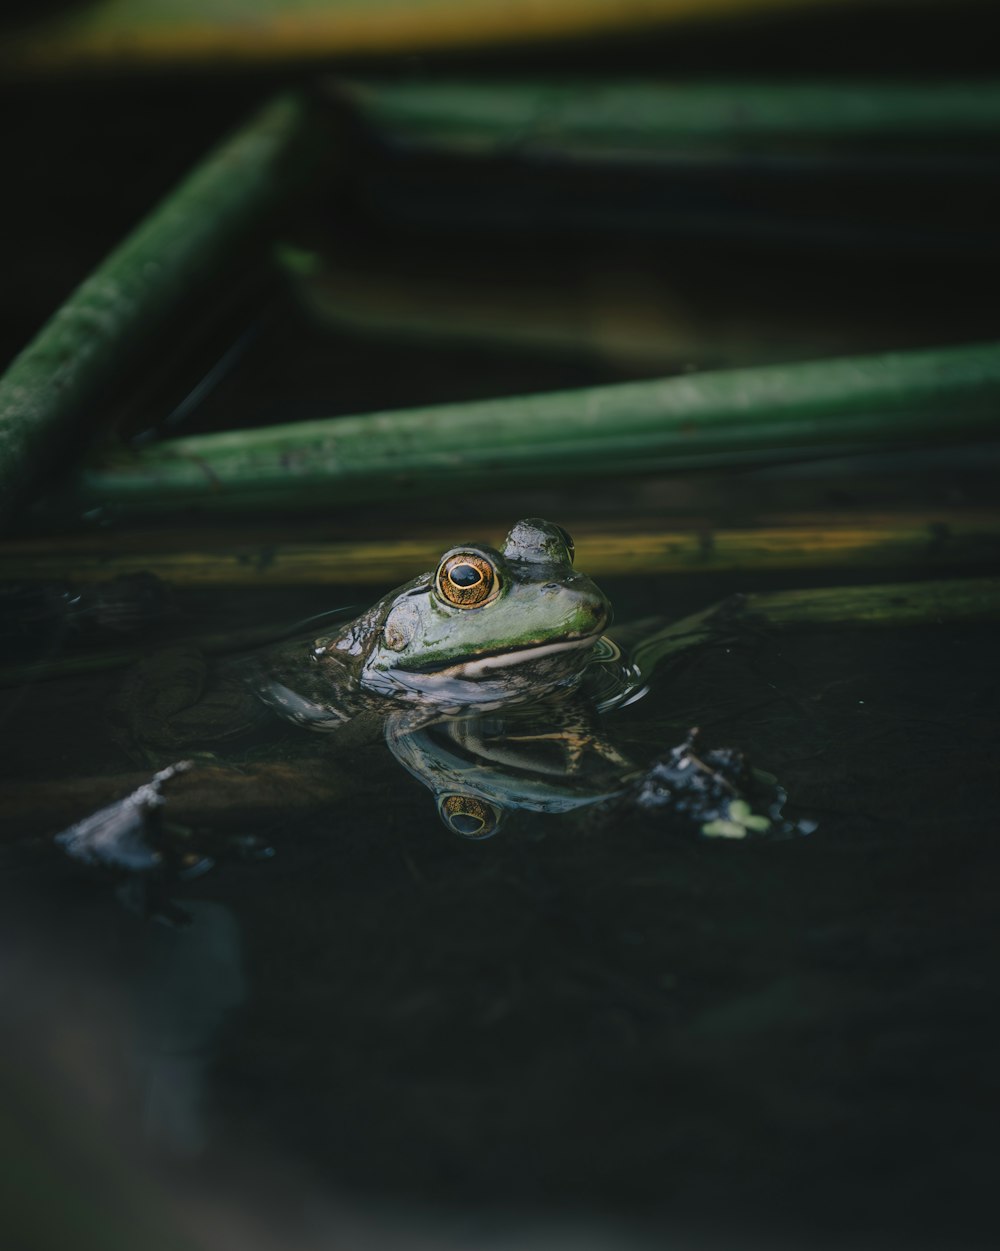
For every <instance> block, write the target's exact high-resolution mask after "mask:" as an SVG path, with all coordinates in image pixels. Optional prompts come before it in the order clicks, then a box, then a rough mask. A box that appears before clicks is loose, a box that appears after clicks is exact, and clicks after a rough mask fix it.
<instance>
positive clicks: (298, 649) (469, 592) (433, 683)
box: [251, 518, 611, 730]
mask: <svg viewBox="0 0 1000 1251" xmlns="http://www.w3.org/2000/svg"><path fill="white" fill-rule="evenodd" d="M610 619H611V607H610V605H609V603H608V600H607V598H606V597H605V595H604V593H603V592H602V591H600V590H599V589H598V587H597V586H595V585H594V583H593V582H592V581H591V580H590V578H588V577H587V576H586V575H585V574H582V573H580V572H578V571H577V570H576V569H574V567H573V543H572V540H571V539H570V537H569V535H568V534H567V533H566V531H565V530H563V529H562V528H561V527H560V526H557V525H553V524H552V523H551V522H548V521H542V520H540V519H539V518H528V519H526V520H523V521H519V522H518V523H517V524H516V525H515V526H514V527H513V529H512V530H511V531H510V533H509V534H508V535H507V538H506V541H505V542H504V545H503V548H502V549H501V550H499V551H498V550H496V549H495V548H492V547H489V546H486V545H484V544H478V543H473V544H463V545H460V546H458V547H453V548H451V549H449V550H448V551H447V552H445V553H444V555H443V556H442V557H441V560H440V562H439V563H438V566H437V568H436V569H434V570H432V571H430V572H428V573H424V574H421V575H420V576H419V577H417V578H414V579H413V581H412V582H408V583H407V584H406V585H405V586H401V587H399V588H397V589H396V590H395V591H392V592H390V593H389V594H388V595H386V596H385V597H384V598H383V599H381V600H379V602H378V603H377V604H375V605H374V606H373V607H372V608H370V609H369V610H368V611H367V612H365V613H363V614H362V615H361V616H360V617H357V618H356V619H355V620H353V621H351V622H348V623H346V624H345V625H343V626H342V627H341V628H340V629H338V630H337V631H336V633H333V634H330V635H329V636H325V637H322V638H319V639H316V640H315V641H314V642H313V643H312V645H311V646H307V645H303V644H302V643H298V644H292V645H286V646H285V647H283V648H281V649H278V650H276V651H275V652H272V653H271V654H270V655H269V656H266V657H263V658H262V663H261V664H260V665H259V666H258V667H257V672H256V676H255V677H254V678H251V685H252V688H253V689H254V691H255V693H256V694H257V695H258V697H259V698H261V699H262V700H263V701H264V702H265V703H267V704H269V705H270V706H271V707H272V708H274V710H275V711H276V712H278V713H279V714H280V715H282V716H284V717H286V718H289V719H291V720H294V721H298V722H300V723H302V724H305V725H308V726H309V727H310V728H312V729H318V730H323V729H333V728H336V726H337V725H339V724H343V723H344V721H345V720H349V719H351V718H352V717H354V716H356V715H357V714H358V713H359V712H361V711H365V710H368V709H371V708H372V707H373V706H377V705H384V704H385V701H387V700H388V701H390V704H389V706H391V705H392V704H393V703H396V702H400V701H401V702H403V703H404V704H405V703H409V704H418V705H425V706H426V707H427V708H428V709H433V711H434V712H435V713H448V712H453V711H458V710H461V709H466V708H475V709H477V710H480V711H485V710H487V709H489V708H498V707H503V706H506V705H508V704H512V703H523V702H527V701H529V700H533V699H537V698H540V697H543V696H546V695H550V694H552V693H553V692H556V691H563V690H569V689H571V688H572V687H574V686H575V685H576V684H577V683H578V682H579V680H580V677H581V675H582V673H583V671H584V669H585V668H586V666H587V665H588V663H589V662H590V660H592V659H593V657H594V654H595V648H598V644H599V642H600V639H601V634H602V632H603V630H604V629H605V627H606V626H607V625H608V622H609V621H610Z"/></svg>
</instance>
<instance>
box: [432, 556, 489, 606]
mask: <svg viewBox="0 0 1000 1251" xmlns="http://www.w3.org/2000/svg"><path fill="white" fill-rule="evenodd" d="M499 590H500V579H499V578H498V577H497V571H496V567H495V566H494V565H493V563H492V561H490V560H487V558H486V557H485V556H482V555H480V553H479V552H453V553H451V555H449V556H446V557H445V558H444V560H442V562H441V564H440V565H439V566H438V571H437V591H438V595H439V596H440V597H441V598H442V599H443V600H445V601H446V602H447V603H449V604H453V605H454V606H455V607H456V608H479V607H480V606H481V605H482V604H487V603H489V601H490V600H491V599H493V598H494V597H495V596H496V595H497V593H498V592H499Z"/></svg>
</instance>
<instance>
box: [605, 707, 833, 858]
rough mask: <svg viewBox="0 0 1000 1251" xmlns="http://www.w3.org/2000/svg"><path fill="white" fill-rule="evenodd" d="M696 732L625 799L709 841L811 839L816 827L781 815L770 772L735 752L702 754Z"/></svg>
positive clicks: (780, 796)
mask: <svg viewBox="0 0 1000 1251" xmlns="http://www.w3.org/2000/svg"><path fill="white" fill-rule="evenodd" d="M699 738H700V731H699V730H698V729H697V727H696V728H694V729H692V730H690V731H689V733H688V736H687V738H686V739H685V740H684V742H683V743H681V744H680V745H679V746H677V747H672V748H671V749H670V750H669V751H668V752H667V753H666V754H665V755H663V756H661V757H660V758H659V759H658V760H654V761H653V763H652V764H651V765H650V766H649V767H648V768H647V769H646V770H645V772H644V773H643V774H642V776H641V777H640V778H638V779H637V780H636V781H635V782H633V784H632V785H631V787H630V788H629V790H628V791H627V792H626V793H625V795H624V802H625V804H626V805H627V806H629V807H632V808H634V809H638V810H639V811H640V812H643V813H655V814H662V815H663V816H671V817H680V818H683V820H684V822H685V824H692V825H694V826H696V827H697V829H698V831H699V833H701V834H703V835H705V836H706V837H708V838H729V839H743V838H748V837H753V836H761V835H765V836H768V837H772V838H774V837H777V838H790V837H792V836H793V835H796V834H810V833H812V831H813V830H814V829H815V828H816V822H814V821H810V820H804V819H803V820H799V821H789V820H788V819H787V818H785V817H783V816H782V809H783V807H784V805H785V801H786V800H787V798H788V796H787V793H786V792H785V790H784V789H783V788H782V787H781V786H779V785H778V781H777V779H776V778H775V777H774V776H773V775H772V774H770V773H765V772H764V771H763V770H761V769H755V768H753V767H752V766H751V765H750V764H749V763H748V761H747V759H746V757H745V756H744V755H743V753H742V752H741V751H739V750H737V749H736V748H734V747H713V748H709V749H707V750H702V749H701V747H700V745H699Z"/></svg>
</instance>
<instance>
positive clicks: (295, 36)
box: [0, 0, 860, 76]
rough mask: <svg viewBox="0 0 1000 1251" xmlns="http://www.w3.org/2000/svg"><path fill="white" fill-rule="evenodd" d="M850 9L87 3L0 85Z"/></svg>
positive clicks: (22, 40)
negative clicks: (55, 76)
mask: <svg viewBox="0 0 1000 1251" xmlns="http://www.w3.org/2000/svg"><path fill="white" fill-rule="evenodd" d="M859 3H860V0H614V3H608V0H546V3H544V4H539V3H537V0H527V2H525V0H476V2H475V3H474V4H457V3H455V0H240V4H239V5H233V4H232V3H231V0H202V3H200V4H198V5H196V6H192V5H187V4H183V5H178V4H176V3H175V2H174V0H145V2H144V0H124V2H123V0H91V3H89V4H87V5H86V6H85V7H83V8H82V9H79V10H78V9H73V10H71V11H69V12H68V13H66V14H58V13H57V14H56V15H55V17H50V18H48V19H47V20H42V21H36V22H34V23H32V25H31V26H30V27H29V28H28V29H27V30H26V31H25V32H24V33H23V34H21V35H20V36H19V37H15V36H13V35H9V36H7V37H6V38H5V39H4V40H3V42H2V44H0V73H3V74H6V75H8V76H10V75H18V76H25V75H28V76H31V75H38V74H45V73H65V72H66V71H68V70H69V71H76V72H79V71H80V70H86V69H90V70H96V71H100V70H107V69H109V68H112V67H120V66H134V67H141V66H144V65H171V64H173V65H176V64H178V63H180V64H182V65H185V66H189V65H191V64H192V63H195V64H197V63H208V64H210V65H216V64H220V63H232V62H236V63H240V62H248V61H249V62H255V61H257V62H259V61H263V62H270V63H273V62H276V61H277V62H287V61H289V60H299V61H316V60H319V61H322V62H324V63H328V62H329V59H330V58H331V57H336V56H345V55H347V56H356V55H359V54H360V55H366V54H375V55H386V54H393V53H406V52H419V51H434V50H438V49H440V50H444V49H449V48H477V47H483V46H490V45H493V44H509V43H532V42H535V41H538V40H547V39H565V38H581V37H586V36H594V35H598V36H599V35H601V34H603V33H605V32H618V33H627V32H628V31H635V30H643V29H650V28H654V27H657V26H662V25H669V24H672V23H675V22H678V21H685V20H691V19H692V18H697V19H698V20H705V19H706V18H728V17H733V16H736V15H739V14H741V13H751V14H756V13H764V12H769V11H772V10H800V11H801V10H803V9H812V8H822V9H824V10H829V9H830V7H831V6H832V5H843V6H847V5H854V6H857V5H858V4H859Z"/></svg>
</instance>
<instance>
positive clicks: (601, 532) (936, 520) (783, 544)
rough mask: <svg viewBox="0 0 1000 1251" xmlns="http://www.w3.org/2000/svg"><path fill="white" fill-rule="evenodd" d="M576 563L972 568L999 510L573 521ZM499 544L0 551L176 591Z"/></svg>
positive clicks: (332, 579) (319, 582) (324, 575)
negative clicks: (717, 520) (729, 521)
mask: <svg viewBox="0 0 1000 1251" xmlns="http://www.w3.org/2000/svg"><path fill="white" fill-rule="evenodd" d="M566 524H567V528H568V529H569V531H570V532H571V533H572V535H573V537H574V539H575V541H576V549H577V564H578V565H579V567H580V568H581V569H583V570H584V571H585V572H586V573H588V574H591V575H593V576H594V577H602V576H617V575H628V574H651V573H698V572H709V573H730V572H739V571H742V570H746V571H748V572H749V571H753V572H759V571H768V570H784V569H858V568H866V569H877V568H883V569H884V568H889V567H898V566H907V565H916V566H919V567H920V568H921V571H923V570H925V569H927V568H934V569H950V568H963V567H965V568H967V567H968V566H970V565H975V564H982V565H985V564H987V563H993V562H996V560H997V557H998V556H1000V512H998V511H996V510H990V509H981V510H971V509H957V508H945V509H936V510H935V511H933V512H928V511H926V510H921V511H907V512H902V511H899V512H893V513H879V514H871V513H846V514H845V513H840V514H834V515H818V516H817V515H815V514H814V515H810V514H800V515H795V514H792V515H786V516H783V517H780V518H761V519H760V520H759V521H758V522H757V523H756V524H754V525H748V526H739V527H737V526H718V525H713V524H711V523H710V522H708V521H706V520H705V519H704V518H698V517H677V518H675V519H673V521H672V522H671V523H670V524H669V525H663V524H662V523H661V524H658V525H657V524H648V525H642V526H641V527H636V526H630V527H627V528H626V527H613V528H607V529H599V528H595V527H593V526H587V525H585V524H582V525H577V524H575V523H573V522H572V521H567V523H566ZM472 538H482V539H484V540H488V541H489V542H491V543H494V544H497V543H499V542H500V541H501V540H502V538H503V532H502V530H497V529H496V528H495V527H494V526H492V525H483V526H478V525H475V524H473V525H466V524H465V523H463V531H462V533H461V534H458V535H456V533H455V530H454V529H453V528H452V529H444V528H441V529H440V530H436V531H426V532H424V533H421V534H418V535H412V536H411V537H409V538H406V539H401V540H384V539H373V540H371V541H368V542H353V541H351V542H348V541H344V540H340V541H335V540H334V541H322V540H318V539H310V538H308V537H307V538H305V539H296V538H295V537H294V534H293V533H288V534H287V536H286V537H279V538H275V537H274V536H273V534H272V535H271V537H269V538H267V539H264V538H259V539H256V540H254V539H253V537H252V536H248V535H247V534H246V532H245V530H242V529H241V530H240V531H238V532H235V531H233V530H223V529H219V530H216V531H215V532H208V533H201V534H199V535H198V536H197V537H196V538H194V537H192V536H190V535H186V534H180V535H178V534H176V533H173V534H172V533H169V532H168V533H166V534H158V535H157V534H145V535H144V534H136V533H133V534H110V535H109V534H102V535H93V536H84V537H77V538H68V539H67V538H56V539H26V540H18V541H12V542H8V543H6V544H3V545H0V583H2V582H29V581H30V582H39V581H53V582H55V581H62V580H64V579H66V580H70V581H72V582H74V583H93V582H104V581H105V580H107V579H109V578H113V577H115V576H127V575H134V574H141V573H146V574H154V575H155V576H156V577H157V578H159V579H161V580H162V581H164V582H166V583H169V584H170V585H172V586H174V587H178V588H185V587H210V586H217V587H293V586H335V585H339V584H345V583H349V584H361V583H364V584H370V585H373V586H385V587H388V586H391V585H393V584H394V583H398V582H403V581H406V580H407V579H409V578H412V577H413V576H414V575H415V574H417V573H419V572H421V571H422V570H424V569H430V568H432V567H433V566H434V565H435V564H436V563H437V560H438V558H439V557H440V555H441V553H442V552H443V551H444V550H445V549H446V548H448V547H451V546H452V545H453V544H454V543H455V542H456V541H457V540H465V539H472Z"/></svg>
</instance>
